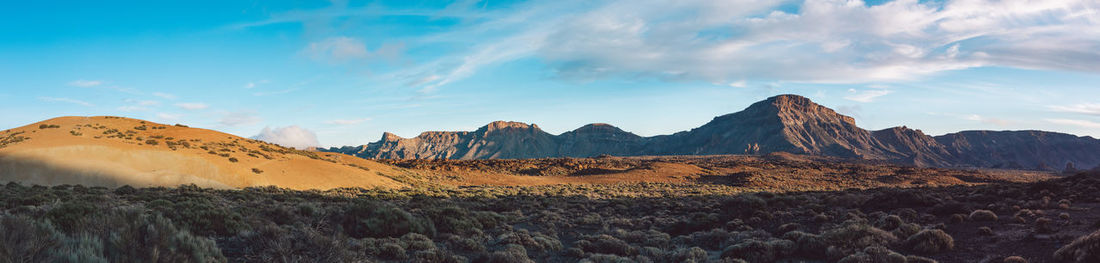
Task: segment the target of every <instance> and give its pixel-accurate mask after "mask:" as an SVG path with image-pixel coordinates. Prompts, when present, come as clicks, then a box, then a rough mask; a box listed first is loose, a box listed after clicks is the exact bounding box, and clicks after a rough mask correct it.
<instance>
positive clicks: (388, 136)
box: [382, 132, 404, 142]
mask: <svg viewBox="0 0 1100 263" xmlns="http://www.w3.org/2000/svg"><path fill="white" fill-rule="evenodd" d="M401 139H404V138H401V136H397V134H393V133H390V132H384V133H382V141H385V142H393V141H398V140H401Z"/></svg>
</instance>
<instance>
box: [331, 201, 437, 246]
mask: <svg viewBox="0 0 1100 263" xmlns="http://www.w3.org/2000/svg"><path fill="white" fill-rule="evenodd" d="M339 214H340V218H338V220H339V224H340V225H341V226H342V227H343V229H344V233H346V234H347V235H348V236H351V237H354V238H364V237H399V236H403V235H405V234H408V233H420V234H425V235H435V227H434V226H433V225H432V221H430V220H427V219H424V218H421V217H416V216H413V215H412V214H410V213H409V212H406V211H405V210H402V209H401V208H397V207H394V206H391V205H388V204H383V203H378V202H372V201H356V202H352V203H349V204H347V205H345V206H344V207H343V213H339Z"/></svg>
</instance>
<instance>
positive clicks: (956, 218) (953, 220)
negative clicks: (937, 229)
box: [948, 214, 966, 224]
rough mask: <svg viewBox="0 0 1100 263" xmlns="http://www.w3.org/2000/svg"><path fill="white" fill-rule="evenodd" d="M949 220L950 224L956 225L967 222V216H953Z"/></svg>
mask: <svg viewBox="0 0 1100 263" xmlns="http://www.w3.org/2000/svg"><path fill="white" fill-rule="evenodd" d="M948 220H949V222H951V223H955V224H958V223H962V222H966V215H964V214H952V215H951V217H950V218H949V219H948Z"/></svg>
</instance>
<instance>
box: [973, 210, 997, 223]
mask: <svg viewBox="0 0 1100 263" xmlns="http://www.w3.org/2000/svg"><path fill="white" fill-rule="evenodd" d="M970 221H997V214H995V213H993V211H989V210H974V212H970Z"/></svg>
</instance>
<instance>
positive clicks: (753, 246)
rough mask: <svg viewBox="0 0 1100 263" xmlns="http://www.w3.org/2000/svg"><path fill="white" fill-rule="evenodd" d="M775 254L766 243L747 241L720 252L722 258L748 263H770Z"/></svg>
mask: <svg viewBox="0 0 1100 263" xmlns="http://www.w3.org/2000/svg"><path fill="white" fill-rule="evenodd" d="M776 256H777V253H776V251H775V248H773V247H772V246H771V244H768V243H767V242H763V241H759V240H747V241H745V242H741V243H738V244H736V245H732V246H729V247H727V248H726V249H725V250H722V258H740V259H744V260H747V261H749V262H772V261H775V259H776Z"/></svg>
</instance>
